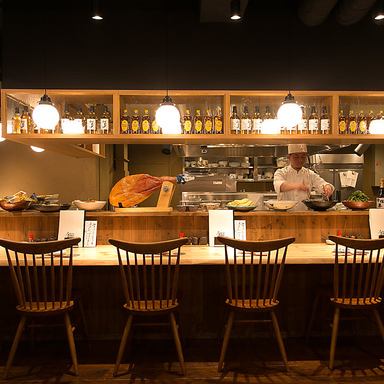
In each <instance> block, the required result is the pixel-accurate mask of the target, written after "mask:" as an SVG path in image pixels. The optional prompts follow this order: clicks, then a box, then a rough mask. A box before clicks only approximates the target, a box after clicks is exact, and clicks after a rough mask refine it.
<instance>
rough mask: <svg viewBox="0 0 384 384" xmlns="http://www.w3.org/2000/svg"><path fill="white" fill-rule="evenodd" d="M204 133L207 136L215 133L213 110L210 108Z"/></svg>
mask: <svg viewBox="0 0 384 384" xmlns="http://www.w3.org/2000/svg"><path fill="white" fill-rule="evenodd" d="M203 125H204V126H203V132H204V133H207V134H211V133H213V118H212V113H211V110H210V109H209V108H208V109H207V112H206V113H205V116H204V124H203Z"/></svg>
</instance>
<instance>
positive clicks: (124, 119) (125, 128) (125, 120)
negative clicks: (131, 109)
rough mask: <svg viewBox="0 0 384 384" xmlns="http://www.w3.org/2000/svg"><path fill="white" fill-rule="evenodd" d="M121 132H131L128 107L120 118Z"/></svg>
mask: <svg viewBox="0 0 384 384" xmlns="http://www.w3.org/2000/svg"><path fill="white" fill-rule="evenodd" d="M120 133H123V134H127V133H129V115H128V109H124V110H123V113H122V114H121V118H120Z"/></svg>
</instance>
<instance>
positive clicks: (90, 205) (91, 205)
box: [73, 200, 106, 211]
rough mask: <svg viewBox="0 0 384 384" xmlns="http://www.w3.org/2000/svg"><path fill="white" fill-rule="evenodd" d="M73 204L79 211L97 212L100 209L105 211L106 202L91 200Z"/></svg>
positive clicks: (76, 201)
mask: <svg viewBox="0 0 384 384" xmlns="http://www.w3.org/2000/svg"><path fill="white" fill-rule="evenodd" d="M73 204H75V205H76V207H77V208H79V209H84V210H85V211H96V210H98V209H103V208H104V205H105V204H106V201H98V200H90V201H82V200H74V201H73Z"/></svg>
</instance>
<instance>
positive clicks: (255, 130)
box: [252, 105, 263, 134]
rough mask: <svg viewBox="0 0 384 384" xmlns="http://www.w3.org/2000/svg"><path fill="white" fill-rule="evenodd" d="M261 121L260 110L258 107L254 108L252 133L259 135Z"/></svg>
mask: <svg viewBox="0 0 384 384" xmlns="http://www.w3.org/2000/svg"><path fill="white" fill-rule="evenodd" d="M262 123H263V119H262V118H261V113H260V108H259V106H258V105H256V106H255V113H254V114H253V117H252V133H256V134H260V133H261V124H262Z"/></svg>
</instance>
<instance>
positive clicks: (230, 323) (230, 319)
mask: <svg viewBox="0 0 384 384" xmlns="http://www.w3.org/2000/svg"><path fill="white" fill-rule="evenodd" d="M234 317H235V312H233V311H230V312H229V316H228V321H227V324H226V326H225V333H224V340H223V345H222V347H221V352H220V359H219V366H218V371H219V372H221V371H222V370H223V364H224V359H225V354H226V352H227V347H228V342H229V337H230V336H231V331H232V326H233V319H234Z"/></svg>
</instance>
